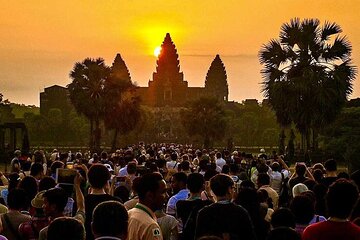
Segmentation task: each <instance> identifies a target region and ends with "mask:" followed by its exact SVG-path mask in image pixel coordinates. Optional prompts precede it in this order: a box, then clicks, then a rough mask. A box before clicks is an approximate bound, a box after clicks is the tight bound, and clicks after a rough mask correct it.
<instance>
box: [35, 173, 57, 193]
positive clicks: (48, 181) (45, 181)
mask: <svg viewBox="0 0 360 240" xmlns="http://www.w3.org/2000/svg"><path fill="white" fill-rule="evenodd" d="M55 186H56V182H55V180H54V179H53V178H52V177H49V176H46V177H44V178H42V179H41V180H40V182H39V192H41V191H43V190H48V189H50V188H54V187H55Z"/></svg>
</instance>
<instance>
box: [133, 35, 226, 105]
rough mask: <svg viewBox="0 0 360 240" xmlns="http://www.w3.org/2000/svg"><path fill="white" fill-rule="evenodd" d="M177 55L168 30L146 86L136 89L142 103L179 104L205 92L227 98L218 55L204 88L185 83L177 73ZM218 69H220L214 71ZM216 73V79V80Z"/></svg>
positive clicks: (203, 94)
mask: <svg viewBox="0 0 360 240" xmlns="http://www.w3.org/2000/svg"><path fill="white" fill-rule="evenodd" d="M178 57H179V56H178V54H177V50H176V47H175V44H174V43H173V41H172V40H171V37H170V34H169V33H167V34H166V36H165V39H164V42H163V43H162V45H161V52H160V55H159V57H158V60H157V62H156V63H157V67H156V72H154V73H153V79H152V80H151V81H149V83H148V87H139V89H138V91H137V92H138V94H139V96H140V97H141V99H142V104H144V105H148V106H152V107H164V106H171V107H181V106H184V105H185V103H186V102H187V101H191V100H195V99H198V98H200V97H202V96H206V95H210V96H213V97H216V98H218V99H222V100H225V101H227V100H228V85H227V79H226V78H227V76H226V72H225V67H224V65H223V63H222V61H221V59H220V57H219V55H217V56H216V58H215V59H214V62H215V67H213V68H211V67H210V69H209V72H208V76H209V73H210V80H209V81H208V82H209V83H210V84H208V85H206V86H205V87H189V86H188V82H187V81H185V80H184V74H183V73H182V72H180V62H179V59H178ZM214 62H213V63H212V66H213V65H214ZM218 70H219V72H217V73H214V71H218ZM212 73H214V74H212ZM216 76H219V78H218V79H216ZM214 77H215V78H214ZM214 89H218V91H213V90H214Z"/></svg>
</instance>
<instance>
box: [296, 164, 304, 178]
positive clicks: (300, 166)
mask: <svg viewBox="0 0 360 240" xmlns="http://www.w3.org/2000/svg"><path fill="white" fill-rule="evenodd" d="M295 172H296V174H297V175H298V176H300V177H303V176H304V175H305V172H306V166H305V165H304V164H296V166H295Z"/></svg>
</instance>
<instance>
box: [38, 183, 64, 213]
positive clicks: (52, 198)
mask: <svg viewBox="0 0 360 240" xmlns="http://www.w3.org/2000/svg"><path fill="white" fill-rule="evenodd" d="M43 196H44V198H46V200H47V201H48V202H49V204H55V206H56V209H57V211H59V212H63V211H64V208H65V206H66V204H67V202H68V196H67V194H66V191H65V190H64V189H62V188H51V189H49V190H47V191H46V192H44V195H43Z"/></svg>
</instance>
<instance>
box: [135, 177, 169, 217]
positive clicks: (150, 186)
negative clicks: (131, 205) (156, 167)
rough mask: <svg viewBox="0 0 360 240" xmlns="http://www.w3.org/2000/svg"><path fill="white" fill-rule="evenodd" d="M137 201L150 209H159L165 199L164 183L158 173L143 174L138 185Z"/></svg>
mask: <svg viewBox="0 0 360 240" xmlns="http://www.w3.org/2000/svg"><path fill="white" fill-rule="evenodd" d="M138 195H139V202H140V203H143V204H144V205H146V206H147V207H149V208H150V209H151V210H153V211H156V210H158V209H161V208H162V207H163V205H164V202H165V199H166V196H167V195H166V183H165V181H164V179H163V177H162V176H161V174H160V173H147V174H144V175H143V176H142V177H141V178H140V180H139V185H138Z"/></svg>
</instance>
